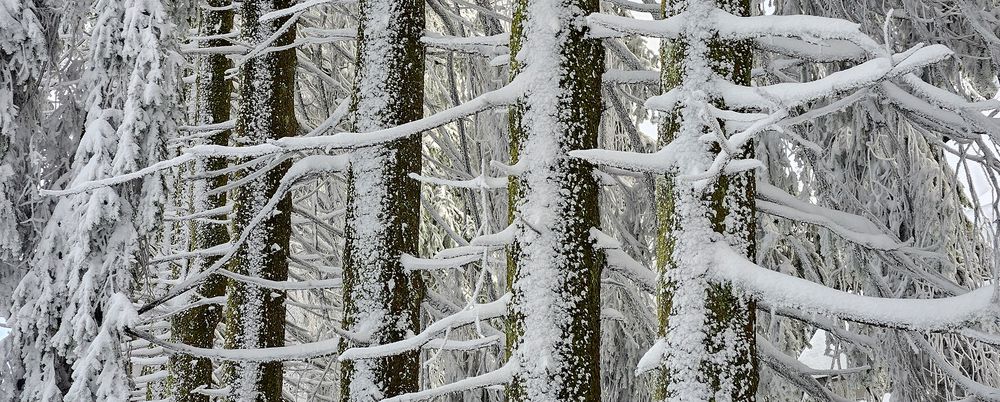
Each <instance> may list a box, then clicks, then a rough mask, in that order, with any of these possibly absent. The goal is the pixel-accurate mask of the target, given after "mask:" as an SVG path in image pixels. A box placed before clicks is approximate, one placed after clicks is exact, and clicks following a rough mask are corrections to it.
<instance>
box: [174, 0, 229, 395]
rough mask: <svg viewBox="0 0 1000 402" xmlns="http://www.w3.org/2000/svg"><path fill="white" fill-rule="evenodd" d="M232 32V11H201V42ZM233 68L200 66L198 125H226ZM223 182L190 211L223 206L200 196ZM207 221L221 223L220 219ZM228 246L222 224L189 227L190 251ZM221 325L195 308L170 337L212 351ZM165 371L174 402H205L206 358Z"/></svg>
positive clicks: (216, 288)
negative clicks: (169, 376) (170, 377)
mask: <svg viewBox="0 0 1000 402" xmlns="http://www.w3.org/2000/svg"><path fill="white" fill-rule="evenodd" d="M228 4H230V2H229V0H209V1H208V5H210V6H212V7H221V6H225V5H228ZM232 29H233V10H231V9H221V10H211V9H207V8H203V9H202V10H201V21H200V25H199V28H198V32H199V35H201V36H215V35H222V34H227V33H229V32H231V31H232ZM228 43H229V42H228V41H227V40H225V39H212V40H208V41H204V42H201V43H200V44H199V45H200V46H202V47H214V46H225V45H227V44H228ZM232 66H233V63H232V62H231V61H230V60H229V59H228V58H227V57H226V56H224V55H208V56H206V57H205V58H204V59H202V60H201V62H200V66H199V67H200V68H199V71H198V84H197V86H198V89H197V100H196V102H197V104H198V108H199V110H198V116H197V121H198V123H199V124H215V123H222V122H225V121H228V120H229V118H230V114H231V111H230V109H231V106H230V104H231V98H232V92H233V87H232V82H231V81H230V80H227V79H226V77H225V75H226V70H228V69H230V68H232ZM229 134H230V130H221V131H219V132H218V133H216V134H214V135H212V136H211V137H209V138H208V143H210V144H216V145H229ZM226 165H227V162H226V160H225V158H209V159H208V160H207V161H205V162H204V163H200V162H199V163H198V168H199V169H198V170H201V171H213V170H219V169H222V168H225V167H226ZM226 182H227V177H226V176H224V175H223V176H216V177H214V178H210V179H207V180H205V182H204V184H203V185H202V184H201V183H199V185H197V186H196V187H199V188H197V189H196V190H195V191H196V194H195V196H194V202H193V209H194V210H195V211H207V210H212V209H216V208H221V207H224V206H225V205H226V194H225V193H221V194H217V195H205V194H204V191H206V190H208V189H212V188H217V187H221V186H224V185H225V184H226ZM212 218H216V219H219V218H222V219H224V218H225V214H221V215H219V216H214V217H212ZM228 241H229V231H228V230H227V228H226V226H225V225H224V224H219V223H212V222H205V221H195V222H193V223H191V249H193V250H197V249H207V248H210V247H214V246H218V245H220V244H225V243H227V242H228ZM217 259H218V257H207V258H198V259H194V260H191V261H189V265H188V266H189V269H188V270H189V271H190V272H197V271H200V270H201V269H203V268H205V267H208V266H211V265H212V264H213V263H215V261H216V260H217ZM225 292H226V281H225V278H223V277H221V276H218V275H213V276H211V277H209V278H208V279H207V280H206V282H205V283H204V284H202V285H201V286H199V287H198V289H197V291H196V293H197V295H198V296H199V297H200V298H206V299H207V298H212V297H218V296H222V295H224V294H225ZM221 320H222V306H217V305H207V306H198V307H194V308H191V309H188V310H187V311H185V312H183V313H180V314H178V315H176V316H175V317H174V318H173V320H172V321H171V324H172V329H171V333H172V335H173V337H174V338H175V339H176V340H177V341H178V342H181V343H184V344H188V345H191V346H196V347H202V348H211V347H213V346H214V344H215V328H216V327H217V326H218V325H219V322H220V321H221ZM170 367H171V371H172V374H173V381H172V383H171V385H172V387H173V389H172V393H173V395H172V396H173V397H174V400H175V401H177V402H209V396H208V395H203V394H198V393H194V392H193V391H194V390H195V389H197V388H198V387H202V386H204V387H207V388H213V387H214V386H213V381H212V361H211V360H209V359H207V358H195V357H192V356H188V355H184V354H174V355H171V357H170Z"/></svg>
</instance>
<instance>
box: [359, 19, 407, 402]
mask: <svg viewBox="0 0 1000 402" xmlns="http://www.w3.org/2000/svg"><path fill="white" fill-rule="evenodd" d="M359 6H360V13H361V14H360V18H359V21H360V24H359V28H358V38H357V40H358V53H357V73H356V78H355V80H356V82H355V88H354V94H353V99H352V103H353V104H352V110H353V114H354V115H353V125H354V131H356V132H360V133H364V132H370V131H374V130H379V129H385V128H390V127H393V126H397V125H400V124H403V123H406V122H410V121H413V120H417V119H419V118H420V117H422V116H423V99H424V85H423V79H424V77H423V74H424V49H423V45H422V44H421V43H420V38H421V36H423V30H424V2H423V1H421V0H362V1H361V2H360V4H359ZM420 150H421V139H420V136H419V135H415V136H410V137H407V138H403V139H398V140H395V141H393V142H391V143H388V144H385V145H377V146H372V147H367V148H361V149H355V150H353V151H352V154H351V164H350V171H349V173H348V189H347V191H348V195H347V221H346V227H345V236H346V243H345V248H344V320H343V321H344V328H345V329H346V330H348V331H351V332H354V333H361V334H364V336H366V337H368V338H369V340H370V341H371V342H372V343H373V344H386V343H390V342H395V341H399V340H402V339H404V338H406V337H407V333H408V332H411V331H412V332H414V333H415V332H419V325H420V300H421V298H422V296H423V295H422V292H423V291H422V288H423V284H422V281H421V279H420V277H419V274H416V273H412V274H411V273H409V272H407V271H406V270H404V268H403V265H402V262H401V257H402V256H403V255H404V254H410V255H415V254H417V245H418V243H417V237H418V229H419V223H420V185H419V183H418V182H417V181H416V180H413V179H411V178H410V177H409V175H410V174H414V173H416V174H419V173H420V166H421V152H420ZM352 344H353V342H346V343H345V345H344V346H345V347H350V346H351V345H352ZM419 358H420V356H419V351H418V350H417V351H409V352H405V353H402V354H399V355H394V356H388V357H379V358H372V359H360V360H355V361H351V362H345V363H344V364H343V366H342V377H341V378H342V379H343V383H342V392H341V399H342V400H344V401H357V402H361V401H369V400H373V399H374V400H378V399H381V398H387V397H390V396H395V395H400V394H403V393H407V392H413V391H416V390H417V387H418V385H419V369H420V365H419Z"/></svg>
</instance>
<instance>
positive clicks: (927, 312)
mask: <svg viewBox="0 0 1000 402" xmlns="http://www.w3.org/2000/svg"><path fill="white" fill-rule="evenodd" d="M707 247H713V248H714V250H713V252H712V253H710V254H711V255H713V256H714V260H715V263H714V265H713V267H712V269H711V273H712V274H713V276H714V277H715V279H716V280H722V281H726V282H730V283H732V284H733V286H735V287H737V288H739V289H741V290H743V291H744V292H747V293H749V294H750V295H751V296H752V297H755V298H759V299H761V300H762V301H763V302H764V303H766V304H768V305H770V306H775V307H782V308H789V309H797V310H801V311H803V312H805V313H813V314H825V315H832V316H836V317H838V318H840V319H843V320H848V321H854V322H859V323H864V324H870V325H877V326H883V327H890V328H899V329H909V330H914V331H948V330H953V329H956V328H960V327H963V326H966V325H968V324H969V323H973V322H976V321H978V320H980V319H982V318H984V317H987V316H989V315H990V314H995V313H996V312H997V311H998V309H997V305H996V303H994V302H993V300H992V296H993V291H994V286H995V285H990V286H985V287H982V288H979V289H976V290H973V291H971V292H968V293H965V294H962V295H959V296H954V297H945V298H939V299H898V298H883V297H871V296H862V295H858V294H853V293H848V292H844V291H840V290H836V289H832V288H829V287H826V286H823V285H821V284H817V283H814V282H811V281H808V280H805V279H801V278H796V277H793V276H789V275H785V274H782V273H780V272H776V271H772V270H769V269H767V268H764V267H761V266H759V265H757V264H754V263H753V262H750V261H749V260H747V259H746V257H744V256H742V255H741V254H740V253H738V252H736V251H734V250H733V249H732V248H730V247H729V246H727V245H724V244H720V243H716V244H714V245H709V246H707Z"/></svg>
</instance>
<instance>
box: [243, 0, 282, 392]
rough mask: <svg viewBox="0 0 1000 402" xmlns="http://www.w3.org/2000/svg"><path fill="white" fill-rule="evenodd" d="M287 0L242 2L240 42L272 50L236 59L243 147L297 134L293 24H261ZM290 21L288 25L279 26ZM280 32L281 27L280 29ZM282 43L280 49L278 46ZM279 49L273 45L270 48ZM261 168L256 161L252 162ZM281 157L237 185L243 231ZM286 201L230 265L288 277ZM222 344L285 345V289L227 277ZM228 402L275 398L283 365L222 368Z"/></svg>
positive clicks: (274, 184) (272, 184)
mask: <svg viewBox="0 0 1000 402" xmlns="http://www.w3.org/2000/svg"><path fill="white" fill-rule="evenodd" d="M292 4H293V3H292V2H291V1H290V0H246V1H244V2H243V4H242V8H241V11H240V17H241V19H242V26H241V30H240V40H241V41H242V42H243V43H246V44H249V45H250V46H252V47H253V46H267V47H269V48H270V49H263V50H261V51H251V53H250V54H248V55H246V56H244V57H247V59H242V60H241V62H242V63H243V65H242V66H241V70H242V71H241V74H242V77H241V83H242V85H241V86H240V92H241V93H240V107H239V112H238V116H237V118H236V134H237V135H238V136H239V137H238V139H239V140H240V141H243V142H244V144H245V145H254V144H262V143H265V142H266V141H267V140H271V139H276V138H282V137H289V136H293V135H295V133H296V131H297V130H298V123H297V122H296V120H295V113H294V90H295V66H296V57H295V48H294V47H288V45H290V44H291V43H292V41H293V40H294V39H295V32H296V30H295V22H294V21H289V17H281V18H276V19H271V20H266V21H261V16H263V15H265V14H267V13H268V12H271V11H275V10H281V9H284V8H287V7H289V6H291V5H292ZM286 23H288V24H289V26H287V27H285V26H284V25H285V24H286ZM281 29H283V31H282V32H279V30H281ZM283 47H284V48H283ZM274 48H277V49H274ZM258 167H259V168H260V166H258ZM288 167H289V163H288V162H287V161H286V162H284V163H282V164H280V165H278V166H276V167H274V168H273V169H271V170H270V171H268V172H267V173H264V174H262V175H261V176H260V177H257V178H253V179H252V180H249V181H248V182H246V183H245V184H243V185H242V186H240V187H239V189H238V190H237V192H236V194H235V196H234V207H233V221H234V227H235V229H236V231H237V232H242V231H243V230H244V228H246V227H247V224H248V223H249V222H250V221H251V220H253V218H254V216H255V215H256V214H257V213H259V212H260V211H262V210H263V209H264V206H265V205H266V204H267V202H268V200H269V199H270V198H271V197H272V196H273V195H274V194H275V192H276V191H277V189H278V186H279V181H280V180H281V178H282V176H284V174H285V172H286V171H287V170H288ZM290 235H291V200H290V199H289V197H287V196H286V197H284V198H283V199H282V201H281V202H279V204H278V207H277V210H276V211H275V213H274V214H273V215H271V216H269V217H268V218H267V219H264V220H263V221H262V222H261V224H259V225H256V226H255V227H254V228H253V229H252V230H250V232H249V234H248V235H247V237H246V241H245V242H244V244H243V246H242V247H241V249H240V250H239V251H238V252H237V253H236V254H235V257H234V258H233V261H232V263H231V265H230V266H231V268H232V270H233V272H236V273H238V274H241V275H245V276H250V277H253V278H261V279H266V280H272V281H284V280H286V279H287V277H288V255H289V249H288V247H289V237H290ZM226 294H227V297H228V299H227V303H228V309H227V315H226V330H227V331H228V332H227V338H226V346H227V347H228V348H231V349H251V348H267V347H275V346H282V345H284V343H285V297H286V296H285V292H284V291H282V290H277V289H268V288H263V287H260V286H258V285H256V284H250V283H245V282H242V281H239V280H233V281H231V282H230V283H229V285H228V287H227V291H226ZM227 374H228V377H229V378H228V383H229V384H228V385H229V386H230V391H229V396H228V399H229V400H231V401H247V400H257V401H280V400H281V399H282V398H281V387H282V381H283V374H284V369H283V367H282V362H280V361H275V362H266V363H256V362H241V363H235V364H233V366H231V367H230V368H229V370H228V373H227Z"/></svg>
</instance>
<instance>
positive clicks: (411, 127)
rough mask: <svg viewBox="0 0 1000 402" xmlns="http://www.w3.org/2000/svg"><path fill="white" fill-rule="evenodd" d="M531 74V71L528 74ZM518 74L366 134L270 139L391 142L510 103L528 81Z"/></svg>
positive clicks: (293, 145)
mask: <svg viewBox="0 0 1000 402" xmlns="http://www.w3.org/2000/svg"><path fill="white" fill-rule="evenodd" d="M528 75H529V76H530V74H528ZM524 76H525V75H524V74H522V75H519V76H518V77H517V78H515V79H514V80H512V81H511V82H510V83H509V84H507V85H506V86H504V87H502V88H500V89H497V90H494V91H490V92H487V93H484V94H482V95H479V96H477V97H476V98H474V99H472V100H470V101H468V102H465V103H463V104H461V105H458V106H454V107H451V108H448V109H445V110H442V111H440V112H438V113H435V114H432V115H430V116H427V117H424V118H422V119H419V120H414V121H412V122H409V123H405V124H401V125H398V126H394V127H389V128H386V129H382V130H376V131H370V132H366V133H353V132H343V133H337V134H333V135H329V136H316V137H308V138H305V137H286V138H281V139H278V140H274V141H272V142H271V144H273V146H275V147H276V148H278V149H280V150H283V151H295V150H306V149H338V148H360V147H366V146H373V145H379V144H384V143H387V142H391V141H394V140H397V139H400V138H405V137H408V136H411V135H414V134H417V133H421V132H424V131H428V130H432V129H435V128H438V127H441V126H443V125H445V124H448V123H451V122H453V121H456V120H459V119H462V118H465V117H468V116H471V115H474V114H476V113H479V112H482V111H484V110H487V109H492V108H495V107H499V106H509V105H511V104H513V103H514V101H515V100H517V98H519V97H521V96H522V95H523V94H524V90H525V86H526V85H527V82H526V81H527V80H528V79H529V78H525V77H524Z"/></svg>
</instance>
